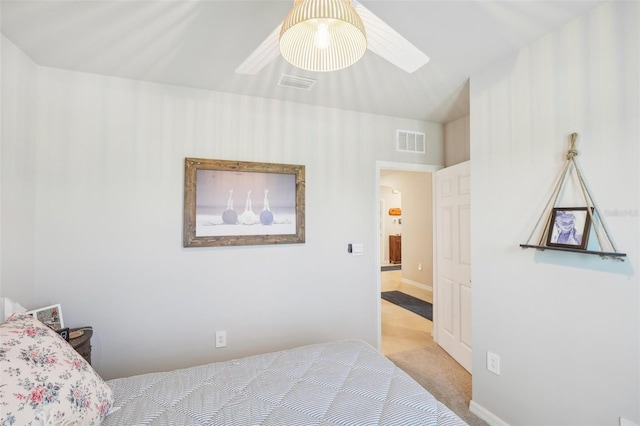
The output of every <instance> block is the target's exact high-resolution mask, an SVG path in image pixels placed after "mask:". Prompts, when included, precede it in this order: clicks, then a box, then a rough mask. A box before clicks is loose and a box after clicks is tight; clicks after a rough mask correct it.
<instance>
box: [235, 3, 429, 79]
mask: <svg viewBox="0 0 640 426" xmlns="http://www.w3.org/2000/svg"><path fill="white" fill-rule="evenodd" d="M344 1H345V2H347V3H349V0H344ZM298 2H299V0H298ZM298 2H296V3H298ZM351 6H352V7H353V8H354V9H355V11H356V13H357V14H358V15H359V16H360V19H361V20H362V24H363V25H364V29H365V33H366V43H367V49H369V50H370V51H372V52H373V53H375V54H377V55H379V56H381V57H382V58H384V59H386V60H387V61H389V62H391V63H392V64H393V65H395V66H397V67H399V68H401V69H403V70H404V71H406V72H407V73H413V72H414V71H416V70H417V69H419V68H420V67H422V66H423V65H425V64H426V63H427V62H429V57H428V56H427V55H425V54H424V53H422V52H421V51H420V50H419V49H418V48H417V47H415V46H414V45H413V44H411V43H410V42H409V41H408V40H407V39H405V38H404V37H402V36H401V35H400V34H398V33H397V32H396V31H395V30H394V29H393V28H391V27H390V26H389V25H387V24H386V23H385V22H383V21H382V20H381V19H380V18H378V17H377V16H376V15H374V14H373V13H372V12H370V11H369V10H368V9H367V8H365V7H364V6H362V4H360V3H359V2H358V1H357V0H351ZM281 29H282V23H281V24H280V25H278V27H276V28H275V29H274V30H273V31H272V32H271V34H269V36H268V37H267V38H266V39H265V40H264V41H263V42H262V43H261V44H260V45H259V46H258V48H257V49H256V50H254V51H253V53H251V55H249V57H248V58H247V59H245V60H244V62H242V64H240V66H239V67H238V68H237V69H236V73H238V74H257V73H258V72H260V70H262V68H264V67H265V66H266V65H267V64H269V63H270V62H271V61H272V60H274V59H275V58H276V57H278V56H279V55H280V46H279V42H280V32H281Z"/></svg>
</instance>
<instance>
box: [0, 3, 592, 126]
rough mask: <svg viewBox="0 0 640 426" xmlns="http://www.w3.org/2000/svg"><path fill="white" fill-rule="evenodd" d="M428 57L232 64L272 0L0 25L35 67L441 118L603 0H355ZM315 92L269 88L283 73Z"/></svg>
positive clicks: (5, 14)
mask: <svg viewBox="0 0 640 426" xmlns="http://www.w3.org/2000/svg"><path fill="white" fill-rule="evenodd" d="M360 3H361V4H362V5H364V6H365V7H366V8H367V9H369V10H370V11H371V12H373V13H374V14H376V15H377V16H378V17H380V18H381V19H382V20H384V21H385V22H386V23H387V24H388V25H390V26H391V27H392V28H394V29H395V30H396V31H397V32H398V33H400V34H401V35H402V36H404V37H405V38H406V39H408V40H409V41H410V42H412V43H413V44H414V45H415V46H416V47H418V48H419V49H420V50H422V51H423V52H424V53H426V54H427V55H428V56H429V57H430V59H431V60H430V62H429V63H428V64H427V65H425V66H424V67H422V68H421V69H419V70H417V71H416V72H414V73H412V74H408V73H406V72H404V71H402V70H401V69H399V68H397V67H395V66H394V65H392V64H391V63H389V62H387V61H386V60H384V59H382V58H381V57H379V56H377V55H376V54H374V53H372V52H371V51H367V53H366V54H365V56H364V57H363V58H362V59H361V60H360V61H359V62H358V63H356V64H355V65H353V66H352V67H350V68H348V69H345V70H340V71H335V72H332V73H313V72H308V71H303V70H299V69H296V68H294V67H293V66H291V65H289V64H288V63H286V61H284V60H283V59H282V58H281V57H278V58H277V59H276V60H274V61H272V62H271V63H269V65H267V66H266V67H265V68H263V69H262V70H261V71H260V72H259V73H258V74H256V75H239V74H236V73H235V72H234V71H235V69H236V68H237V67H238V66H239V65H240V64H241V63H242V62H243V61H244V59H245V58H246V57H247V56H248V55H249V54H250V53H251V52H252V51H253V50H254V49H255V48H256V47H257V46H258V45H259V44H260V43H261V42H262V41H263V40H264V39H265V38H266V37H267V35H268V34H269V33H271V32H272V31H273V30H274V29H275V28H276V27H277V26H278V25H279V23H280V22H282V20H283V19H284V17H285V16H286V14H287V12H288V10H289V9H290V8H291V6H292V4H293V1H292V0H286V1H285V0H281V1H280V0H279V1H267V0H264V1H239V0H227V1H223V0H218V1H131V0H123V1H83V0H74V1H64V0H60V1H29V0H19V1H6V0H2V2H1V3H0V8H1V9H0V15H1V20H0V25H1V31H2V34H3V35H5V36H6V37H7V38H8V39H9V40H11V41H12V42H13V43H14V44H15V45H17V46H18V47H19V48H20V49H21V50H23V51H24V52H25V53H26V54H27V55H28V56H29V57H31V58H32V59H33V60H34V61H35V62H36V63H37V64H39V65H42V66H48V67H57V68H63V69H69V70H76V71H81V72H88V73H95V74H103V75H110V76H117V77H124V78H130V79H136V80H144V81H151V82H159V83H164V84H171V85H179V86H187V87H193V88H201V89H207V90H215V91H222V92H230V93H236V94H243V95H250V96H258V97H264V98H273V99H280V100H285V101H293V102H299V103H305V104H313V105H320V106H326V107H332V108H340V109H347V110H355V111H361V112H367V113H373V114H383V115H389V116H398V117H405V118H411V119H418V120H427V121H434V122H441V123H444V122H448V121H451V120H455V119H457V118H459V117H462V116H464V115H467V114H468V113H469V91H468V88H469V86H468V84H469V76H470V75H471V74H472V73H473V72H474V71H476V70H478V69H480V68H482V67H483V66H485V65H487V64H488V63H490V62H491V61H493V60H495V59H497V58H499V57H501V56H503V55H505V54H507V53H509V52H511V51H513V50H514V49H517V48H519V47H521V46H523V45H525V44H527V43H529V42H530V41H532V40H535V39H537V38H539V37H541V36H543V35H544V34H546V33H548V32H550V31H552V30H554V29H556V28H558V27H559V26H561V25H562V24H564V23H566V22H567V21H569V20H571V19H572V18H574V17H576V16H579V15H582V14H585V13H588V11H589V10H590V9H592V8H594V7H596V6H597V5H599V4H601V3H603V1H600V0H599V1H582V0H568V1H563V0H551V1H535V0H534V1H485V0H470V1H466V0H458V1H454V0H440V1H438V0H424V1H421V0H414V1H400V0H388V1H385V0H368V1H367V0H362V1H361V2H360ZM283 73H285V74H290V75H295V76H302V77H307V78H312V79H316V80H317V83H316V84H315V86H314V88H313V90H311V91H299V90H294V89H291V88H285V87H280V86H278V85H277V82H278V79H279V78H280V76H281V74H283Z"/></svg>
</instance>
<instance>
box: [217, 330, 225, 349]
mask: <svg viewBox="0 0 640 426" xmlns="http://www.w3.org/2000/svg"><path fill="white" fill-rule="evenodd" d="M225 346H227V332H226V331H224V330H223V331H216V348H224V347H225Z"/></svg>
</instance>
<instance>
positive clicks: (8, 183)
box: [0, 35, 37, 300]
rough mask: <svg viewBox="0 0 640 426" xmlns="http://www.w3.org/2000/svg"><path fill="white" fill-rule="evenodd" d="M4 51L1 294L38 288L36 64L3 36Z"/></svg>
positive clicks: (21, 294)
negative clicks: (35, 174)
mask: <svg viewBox="0 0 640 426" xmlns="http://www.w3.org/2000/svg"><path fill="white" fill-rule="evenodd" d="M0 43H1V44H0V53H1V55H2V82H1V84H2V86H1V87H2V89H1V90H2V96H1V99H2V103H1V104H2V150H1V151H0V159H1V161H0V171H1V173H2V187H1V192H0V194H1V197H2V209H0V210H1V212H0V218H1V222H0V236H1V238H0V295H2V294H3V293H4V289H6V288H9V289H11V295H12V297H13V298H14V300H22V299H26V298H29V297H31V295H32V294H33V291H34V288H35V232H34V231H35V230H34V227H33V223H34V217H35V208H36V205H35V188H36V182H35V177H34V171H35V161H34V159H35V135H36V127H37V120H36V105H37V99H36V87H37V86H36V82H37V80H36V78H37V66H36V65H35V64H34V63H33V61H31V60H30V59H29V58H27V57H26V56H25V55H24V54H23V53H22V52H21V51H20V50H19V49H17V48H16V47H15V46H14V45H12V44H11V43H10V42H8V41H7V39H6V38H5V37H4V36H2V35H0Z"/></svg>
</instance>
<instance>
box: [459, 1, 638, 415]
mask: <svg viewBox="0 0 640 426" xmlns="http://www.w3.org/2000/svg"><path fill="white" fill-rule="evenodd" d="M639 5H640V3H638V2H609V3H606V4H605V5H603V6H601V7H599V8H597V9H595V10H593V11H592V12H590V13H589V14H588V15H586V16H584V17H582V18H580V19H577V20H574V21H572V22H570V23H569V24H567V25H566V26H564V27H563V28H562V29H561V30H559V31H558V32H555V33H552V34H550V35H548V36H546V37H544V38H542V39H540V40H538V41H536V42H534V43H532V44H531V45H529V46H528V47H526V48H524V49H522V50H520V51H519V52H517V53H516V54H513V55H511V56H509V57H507V58H504V60H502V61H499V62H497V63H495V64H492V65H491V66H489V67H488V68H487V69H485V70H483V71H482V72H479V73H477V74H475V75H473V76H472V78H471V114H470V115H471V158H472V159H473V160H472V162H471V167H472V172H471V176H472V187H473V191H472V194H473V195H472V203H471V205H472V264H473V272H472V273H473V277H472V278H473V297H474V298H473V351H474V354H473V371H474V376H473V401H474V403H475V404H477V405H478V406H479V407H480V408H481V409H485V410H487V411H488V412H490V413H492V414H493V415H495V416H497V417H498V418H499V419H502V420H503V421H505V422H506V423H508V424H511V425H535V426H545V425H562V426H570V425H576V426H577V425H580V426H586V425H598V426H604V425H611V426H613V425H618V417H619V416H622V417H625V418H627V419H629V420H631V421H633V422H634V423H636V424H640V413H639V411H640V407H639V404H640V393H639V389H640V381H639V380H640V379H639V377H640V371H639V359H640V353H639V346H640V342H639V335H640V329H639V320H640V318H639V315H638V312H639V311H640V309H639V308H640V306H639V297H640V294H639V291H638V285H639V280H638V271H639V270H640V261H639V260H638V256H639V255H640V250H639V242H640V229H639V228H640V226H639V222H640V214H639V211H640V202H639V199H640V194H639V193H640V190H639V182H640V174H639V171H638V164H639V160H640V152H639V149H638V141H639V140H640V131H639V123H638V117H640V108H639V102H640V101H639V100H640V96H639V87H638V84H639V78H638V76H639V75H640V66H639V63H638V61H639V59H638V56H639V51H640V49H639V48H640V46H639V43H638V40H639V39H640V37H639V35H640V34H639V30H638V28H640V23H639V20H638V16H639ZM572 132H577V133H578V134H579V139H578V145H577V148H578V150H579V152H580V155H579V157H578V160H579V161H580V164H581V165H582V168H583V170H584V173H585V177H586V179H587V182H588V185H589V187H590V189H591V191H592V193H593V195H594V197H595V198H596V201H597V202H598V204H599V206H600V208H601V209H602V210H603V212H604V216H605V220H606V222H607V223H608V225H609V228H610V230H611V233H612V235H613V237H614V239H615V240H616V243H617V244H618V247H619V250H620V251H622V252H626V253H627V254H628V258H627V260H626V261H625V262H616V261H614V260H610V259H607V260H603V259H601V258H600V257H598V256H589V255H585V254H574V253H564V252H548V251H545V252H538V251H535V250H522V249H521V248H520V247H519V244H521V243H524V242H525V240H526V239H527V237H528V235H529V233H530V231H531V229H532V228H533V227H534V225H535V222H536V220H537V219H538V216H539V214H540V212H541V210H542V209H543V208H544V204H545V203H546V201H547V199H548V198H549V196H550V195H551V191H552V186H553V184H554V183H555V181H556V179H557V177H558V175H559V173H560V170H561V168H562V166H563V165H564V155H565V153H566V151H567V149H568V146H569V143H568V140H569V135H570V134H571V133H572ZM487 351H492V352H495V353H496V354H498V355H499V356H500V358H501V374H500V375H499V376H497V375H494V374H492V373H489V372H488V371H487V370H486V364H485V363H486V361H485V359H486V358H485V357H486V352H487ZM476 408H477V407H476Z"/></svg>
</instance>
